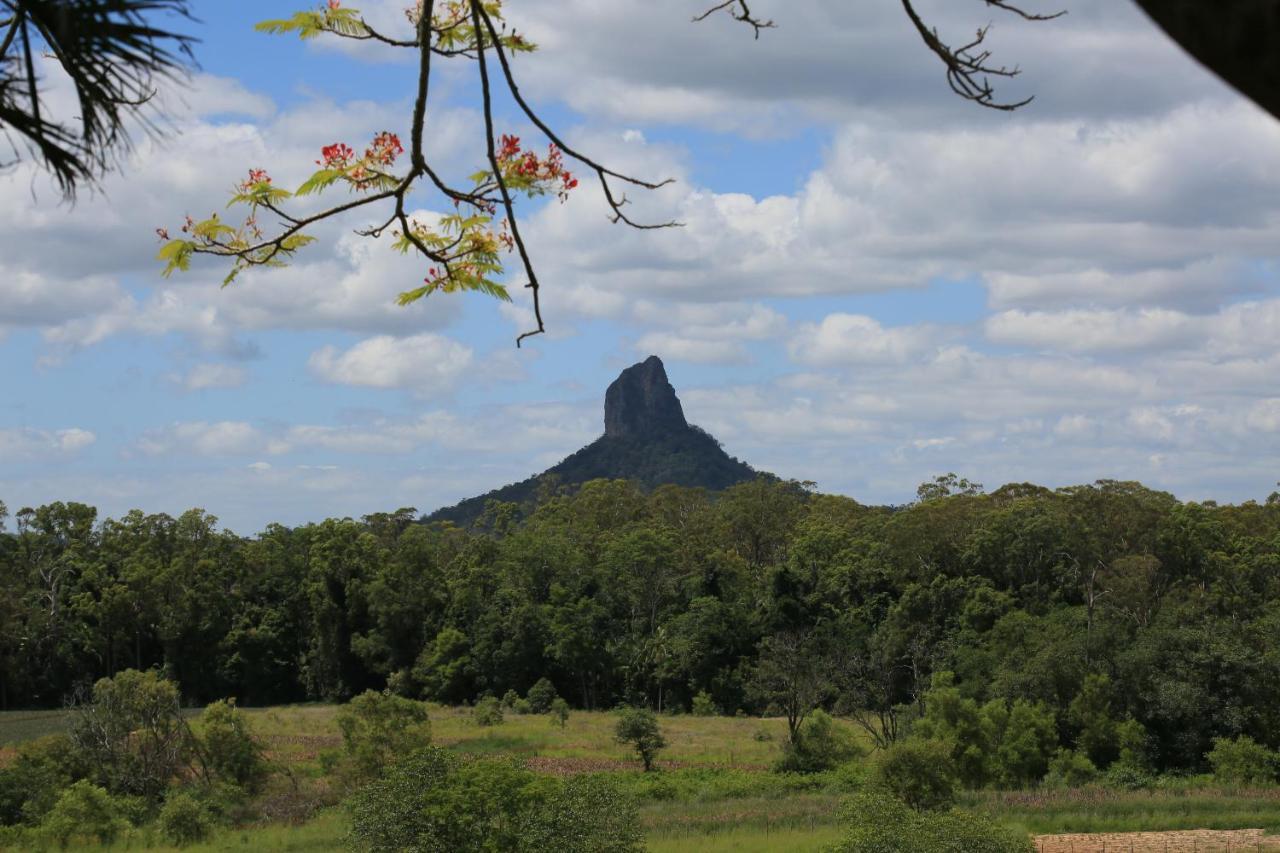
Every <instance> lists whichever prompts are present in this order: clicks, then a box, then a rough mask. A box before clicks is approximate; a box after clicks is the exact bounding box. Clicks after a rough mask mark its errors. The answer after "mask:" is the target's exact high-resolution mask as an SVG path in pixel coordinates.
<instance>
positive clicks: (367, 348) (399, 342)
mask: <svg viewBox="0 0 1280 853" xmlns="http://www.w3.org/2000/svg"><path fill="white" fill-rule="evenodd" d="M473 359H474V353H473V352H472V350H471V348H470V347H467V346H464V345H462V344H460V343H458V342H457V341H454V340H452V339H450V338H446V337H443V336H441V335H433V334H421V335H412V336H410V337H406V338H393V337H391V336H389V335H379V336H378V337H374V338H368V339H367V340H363V341H361V342H360V343H358V344H356V345H355V346H353V347H351V348H350V349H348V350H345V351H341V350H338V349H337V348H336V347H332V346H327V347H324V348H323V349H320V350H317V351H316V352H314V353H312V354H311V358H310V360H309V362H308V364H309V365H310V367H311V370H312V372H313V373H315V374H316V375H317V376H319V377H320V378H322V379H324V380H325V381H327V382H335V383H339V384H343V385H362V386H365V387H369V388H407V389H411V390H413V391H417V392H418V393H422V394H429V393H439V392H444V391H449V390H451V389H452V388H453V386H454V385H455V383H457V382H458V380H459V379H460V378H461V377H462V376H463V375H464V374H465V373H466V372H467V370H468V368H470V367H471V364H472V361H473Z"/></svg>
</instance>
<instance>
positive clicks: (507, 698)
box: [502, 690, 520, 709]
mask: <svg viewBox="0 0 1280 853" xmlns="http://www.w3.org/2000/svg"><path fill="white" fill-rule="evenodd" d="M519 701H520V694H519V693H517V692H516V691H515V690H508V691H507V692H506V693H503V694H502V707H504V708H512V709H514V708H515V707H516V703H517V702H519Z"/></svg>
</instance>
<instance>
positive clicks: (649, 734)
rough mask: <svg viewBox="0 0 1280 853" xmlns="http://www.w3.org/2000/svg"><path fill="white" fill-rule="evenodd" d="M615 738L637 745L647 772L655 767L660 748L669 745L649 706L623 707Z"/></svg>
mask: <svg viewBox="0 0 1280 853" xmlns="http://www.w3.org/2000/svg"><path fill="white" fill-rule="evenodd" d="M613 739H614V740H615V741H617V742H618V743H629V744H631V745H632V746H634V747H635V750H636V753H637V754H639V756H640V760H641V761H642V762H644V769H645V772H648V771H650V770H652V769H653V759H654V758H655V757H656V756H657V754H658V750H660V749H662V748H663V747H664V746H666V745H667V741H666V738H664V737H663V736H662V729H661V728H659V727H658V718H657V717H655V716H654V715H653V712H652V711H650V710H649V709H648V708H623V709H622V711H621V712H620V716H619V717H618V724H617V726H615V727H614V730H613Z"/></svg>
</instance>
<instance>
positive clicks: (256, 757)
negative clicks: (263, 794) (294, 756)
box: [200, 699, 267, 793]
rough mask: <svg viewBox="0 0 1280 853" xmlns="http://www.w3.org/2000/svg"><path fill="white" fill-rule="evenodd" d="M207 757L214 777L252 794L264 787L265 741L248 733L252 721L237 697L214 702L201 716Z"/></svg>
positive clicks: (265, 775) (265, 773) (205, 756)
mask: <svg viewBox="0 0 1280 853" xmlns="http://www.w3.org/2000/svg"><path fill="white" fill-rule="evenodd" d="M200 723H201V726H200V728H201V730H202V732H203V735H204V736H203V739H202V740H203V744H204V758H205V762H206V763H207V764H208V767H209V770H210V772H211V773H213V775H214V777H215V778H217V779H219V780H221V781H224V782H230V783H232V784H234V785H237V786H239V787H241V788H244V789H245V790H246V791H249V792H250V793H257V792H258V791H260V790H262V785H263V783H264V782H265V781H266V779H267V762H266V759H265V758H264V754H263V749H262V744H260V743H258V741H256V740H254V738H253V735H252V734H251V733H250V732H249V723H248V720H246V719H245V716H244V714H243V713H242V712H241V711H240V710H239V709H237V708H236V700H235V699H227V700H223V701H219V702H214V703H213V704H212V705H209V706H208V707H206V708H205V709H204V713H202V714H201V715H200Z"/></svg>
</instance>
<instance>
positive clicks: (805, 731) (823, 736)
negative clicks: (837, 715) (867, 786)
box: [777, 710, 859, 773]
mask: <svg viewBox="0 0 1280 853" xmlns="http://www.w3.org/2000/svg"><path fill="white" fill-rule="evenodd" d="M858 754H859V749H858V746H857V744H856V743H855V742H854V740H853V738H852V737H850V736H849V733H848V732H846V731H844V730H843V729H841V728H840V727H839V726H837V725H836V722H835V720H833V719H831V717H830V715H828V714H827V713H826V712H824V711H822V710H817V711H814V712H813V713H812V714H810V715H809V717H808V719H806V720H805V721H804V722H803V723H802V724H801V725H800V728H799V729H797V730H796V738H795V740H794V741H789V742H787V743H786V744H784V745H783V748H782V759H781V760H780V761H779V762H778V766H777V769H778V770H780V771H782V772H790V773H819V772H821V771H823V770H830V769H831V768H833V767H836V766H838V765H840V764H843V763H845V762H846V761H849V760H851V759H853V758H856V757H857V756H858Z"/></svg>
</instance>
